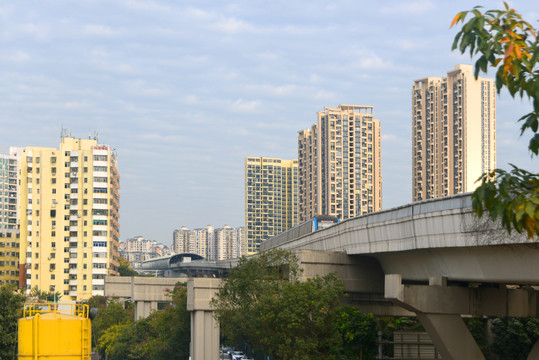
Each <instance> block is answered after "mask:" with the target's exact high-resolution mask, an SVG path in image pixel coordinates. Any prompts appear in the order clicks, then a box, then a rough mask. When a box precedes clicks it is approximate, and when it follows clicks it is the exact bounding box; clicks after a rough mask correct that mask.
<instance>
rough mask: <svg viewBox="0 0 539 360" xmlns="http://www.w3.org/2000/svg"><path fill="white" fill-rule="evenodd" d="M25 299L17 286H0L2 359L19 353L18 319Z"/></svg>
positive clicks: (0, 350) (0, 352)
mask: <svg viewBox="0 0 539 360" xmlns="http://www.w3.org/2000/svg"><path fill="white" fill-rule="evenodd" d="M25 300H26V296H24V295H21V294H19V293H17V292H16V288H15V286H12V285H4V286H1V287H0V360H4V359H6V360H7V359H13V358H14V355H15V354H16V353H17V349H16V343H17V321H18V320H19V317H20V315H21V309H22V306H23V304H24V301H25Z"/></svg>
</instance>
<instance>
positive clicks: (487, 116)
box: [412, 65, 496, 201]
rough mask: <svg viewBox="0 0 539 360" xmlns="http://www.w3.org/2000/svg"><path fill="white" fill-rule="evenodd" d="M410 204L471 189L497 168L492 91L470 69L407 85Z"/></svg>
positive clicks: (492, 87)
mask: <svg viewBox="0 0 539 360" xmlns="http://www.w3.org/2000/svg"><path fill="white" fill-rule="evenodd" d="M412 139H413V143H412V168H413V201H420V200H425V199H432V198H438V197H442V196H449V195H453V194H458V193H464V192H469V191H473V190H474V189H475V188H476V187H477V185H478V184H477V183H475V181H476V180H477V179H478V178H479V176H481V174H483V173H484V172H487V171H489V170H492V169H494V168H495V167H496V88H495V85H494V81H493V80H492V79H485V78H481V77H479V78H478V79H475V77H474V75H473V68H472V65H457V66H455V69H454V70H452V71H449V72H448V73H447V77H427V78H424V79H419V80H416V81H415V82H414V86H413V87H412Z"/></svg>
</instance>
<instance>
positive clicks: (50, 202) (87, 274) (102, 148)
mask: <svg viewBox="0 0 539 360" xmlns="http://www.w3.org/2000/svg"><path fill="white" fill-rule="evenodd" d="M64 135H66V136H62V138H61V144H60V148H59V149H55V148H44V147H26V148H24V149H23V150H22V152H21V153H20V163H21V171H20V181H21V188H20V191H21V193H20V197H21V201H20V210H21V212H20V214H21V216H20V227H21V230H20V232H21V256H20V258H21V259H20V262H21V264H25V270H26V271H25V272H26V273H25V276H24V278H25V280H26V284H21V286H24V285H26V287H27V289H30V288H35V287H37V288H38V289H40V290H43V291H59V292H60V293H61V294H62V300H65V301H68V300H84V299H88V298H90V297H91V296H93V295H104V281H105V276H106V275H118V272H117V269H118V266H119V264H118V260H117V258H118V252H117V249H118V242H119V227H120V226H119V223H118V220H119V216H120V215H119V212H118V211H119V208H120V198H119V194H118V189H119V188H120V183H119V181H120V176H119V174H118V165H117V159H116V155H115V153H114V151H113V150H112V149H111V148H110V146H108V145H102V144H99V143H98V142H97V140H96V139H88V140H86V139H75V138H72V137H70V136H67V134H64Z"/></svg>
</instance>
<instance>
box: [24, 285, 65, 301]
mask: <svg viewBox="0 0 539 360" xmlns="http://www.w3.org/2000/svg"><path fill="white" fill-rule="evenodd" d="M30 296H31V297H37V298H38V300H42V301H48V302H54V301H56V302H58V301H60V299H61V298H62V294H61V293H60V292H59V291H56V292H54V291H42V290H39V289H38V288H37V286H36V287H34V288H33V289H32V291H31V292H30Z"/></svg>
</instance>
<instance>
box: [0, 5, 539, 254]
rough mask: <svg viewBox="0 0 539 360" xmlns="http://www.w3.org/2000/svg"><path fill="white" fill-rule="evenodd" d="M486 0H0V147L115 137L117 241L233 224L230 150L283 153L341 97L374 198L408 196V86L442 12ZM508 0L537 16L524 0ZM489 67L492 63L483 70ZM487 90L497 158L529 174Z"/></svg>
mask: <svg viewBox="0 0 539 360" xmlns="http://www.w3.org/2000/svg"><path fill="white" fill-rule="evenodd" d="M474 5H483V6H485V8H488V9H490V8H501V7H502V6H503V5H502V2H500V1H487V2H485V1H484V2H483V3H476V2H470V1H464V0H454V1H434V0H432V1H428V0H418V1H406V0H398V1H393V0H391V1H378V2H374V1H357V0H355V1H354V0H350V1H347V0H332V1H319V0H309V1H282V0H271V1H256V0H240V1H225V0H222V1H217V0H214V1H206V0H197V1H192V0H185V1H145V0H116V1H105V0H93V1H89V0H79V1H65V0H47V1H25V0H19V1H2V2H0V153H6V152H8V148H9V146H44V147H59V144H60V133H61V129H62V128H66V129H70V130H71V134H72V136H74V137H77V138H88V135H89V134H92V136H93V134H94V133H95V132H98V139H99V142H100V143H102V144H108V145H110V146H111V147H112V148H114V149H116V153H117V156H118V162H119V172H120V177H121V181H120V184H121V190H120V198H121V200H120V216H121V218H120V234H121V236H120V238H121V239H122V240H125V239H127V238H130V237H133V236H137V235H140V236H144V237H145V238H148V239H152V240H157V241H160V242H163V243H165V244H171V243H172V232H173V231H174V229H177V228H180V227H181V226H187V227H188V228H197V227H204V226H206V225H208V224H211V225H212V226H215V227H222V226H223V225H225V224H228V225H230V226H233V227H238V226H243V225H244V159H245V157H248V156H265V157H279V158H284V159H295V158H297V132H298V131H299V130H302V129H306V128H309V127H311V126H312V124H314V123H315V121H316V113H317V112H318V111H322V110H323V109H324V107H337V106H338V105H339V104H354V105H372V106H374V116H375V118H377V119H379V120H380V123H381V128H382V179H383V180H382V181H383V188H382V196H383V208H384V209H388V208H391V207H395V206H400V205H404V204H407V203H410V202H411V200H412V170H411V143H412V141H411V87H412V85H413V81H414V80H417V79H420V78H424V77H427V76H446V74H447V72H448V71H450V70H452V69H453V68H454V66H455V65H457V64H472V63H473V60H472V59H470V57H469V56H468V55H466V56H464V55H460V54H458V53H457V52H452V51H451V44H452V41H453V38H454V36H455V34H456V32H457V30H456V29H450V24H451V20H452V18H453V17H454V16H455V15H456V14H457V13H458V12H459V11H462V10H469V9H471V8H472V7H473V6H474ZM510 5H511V6H512V7H514V8H515V9H516V10H518V11H519V12H521V13H522V14H523V15H524V17H525V18H526V19H527V20H529V21H531V22H533V24H535V26H536V27H537V22H536V20H538V19H539V6H537V2H536V0H527V1H524V0H522V1H521V0H518V1H516V0H515V1H511V2H510ZM490 75H492V74H490ZM530 109H531V106H530V103H529V102H528V101H522V100H520V99H513V98H511V96H510V95H509V94H508V93H506V92H502V93H501V94H500V96H499V97H498V99H497V160H498V167H500V168H504V169H508V165H507V164H508V163H513V164H516V165H519V166H522V167H524V168H527V169H528V170H532V171H538V168H539V165H538V164H539V160H537V159H531V158H530V154H529V152H528V150H527V144H528V141H529V138H530V136H528V137H526V136H523V137H522V138H520V137H519V133H520V131H519V125H518V124H517V122H516V120H517V119H518V118H519V117H520V116H522V115H523V114H524V113H526V112H528V111H529V110H530Z"/></svg>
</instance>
